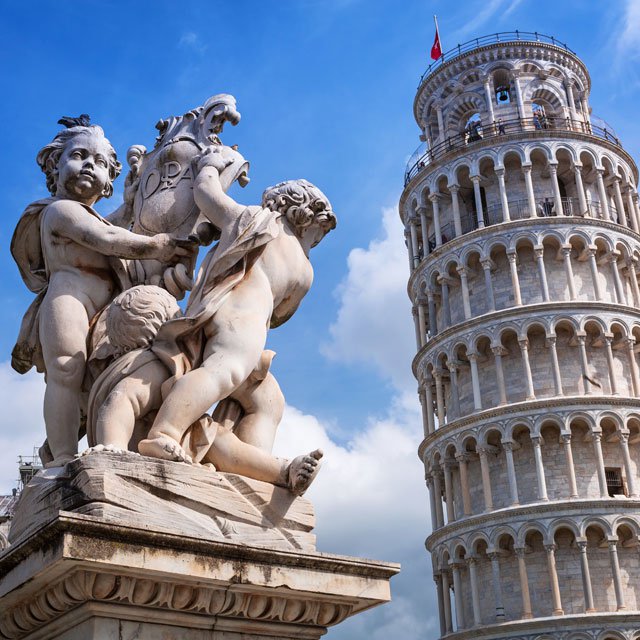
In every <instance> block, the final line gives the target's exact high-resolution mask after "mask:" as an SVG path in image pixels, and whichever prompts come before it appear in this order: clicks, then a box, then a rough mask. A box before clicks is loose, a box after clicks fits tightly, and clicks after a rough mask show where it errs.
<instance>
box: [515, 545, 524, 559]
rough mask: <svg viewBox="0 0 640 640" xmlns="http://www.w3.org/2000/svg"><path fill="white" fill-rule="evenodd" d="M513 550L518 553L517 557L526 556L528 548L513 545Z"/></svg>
mask: <svg viewBox="0 0 640 640" xmlns="http://www.w3.org/2000/svg"><path fill="white" fill-rule="evenodd" d="M513 552H514V553H515V554H516V557H518V558H524V556H525V554H526V553H527V548H526V547H513Z"/></svg>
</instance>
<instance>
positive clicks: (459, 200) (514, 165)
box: [403, 142, 640, 271]
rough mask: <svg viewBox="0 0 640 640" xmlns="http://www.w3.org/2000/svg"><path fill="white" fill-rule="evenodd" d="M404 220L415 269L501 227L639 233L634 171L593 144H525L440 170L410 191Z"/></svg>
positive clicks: (461, 160)
mask: <svg viewBox="0 0 640 640" xmlns="http://www.w3.org/2000/svg"><path fill="white" fill-rule="evenodd" d="M405 203H406V204H405V205H404V211H403V218H404V222H405V237H406V243H407V249H408V253H409V261H410V268H411V270H412V271H413V269H415V268H417V267H418V265H419V264H420V262H421V261H422V260H423V259H424V258H426V257H427V256H429V255H430V254H431V253H434V252H436V253H438V249H439V248H440V247H441V246H442V245H443V244H446V243H448V242H450V241H452V240H453V239H455V238H458V237H460V236H463V235H465V234H467V233H469V232H471V231H474V230H476V229H479V228H484V227H487V226H492V225H495V224H499V223H502V222H509V221H512V220H522V219H540V218H547V219H548V218H554V219H557V221H558V222H559V221H560V220H562V218H563V217H570V218H591V219H597V220H604V221H607V222H613V223H615V224H619V225H621V226H624V227H627V228H629V229H632V230H633V231H635V232H638V231H639V230H640V220H639V218H640V213H639V208H638V194H637V192H636V188H635V177H634V171H632V169H631V168H630V165H629V164H628V163H627V162H626V161H623V160H622V159H621V158H620V157H619V156H618V155H617V154H613V153H612V152H609V151H607V150H605V149H604V148H602V147H596V145H593V144H587V143H584V144H582V145H581V144H578V143H563V144H561V143H559V142H556V143H554V144H553V145H542V144H527V145H525V144H522V145H518V146H507V147H505V148H502V149H498V150H485V151H484V152H482V154H480V155H479V156H478V157H471V156H465V157H464V158H461V159H460V160H458V161H457V162H454V163H451V164H450V165H449V166H447V167H443V168H442V169H441V170H440V171H438V172H436V173H434V174H433V175H432V176H431V177H430V178H429V180H427V181H425V182H424V183H422V184H421V185H418V186H416V188H415V189H413V190H412V195H411V196H409V197H408V198H407V199H406V200H405Z"/></svg>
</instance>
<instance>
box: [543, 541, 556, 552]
mask: <svg viewBox="0 0 640 640" xmlns="http://www.w3.org/2000/svg"><path fill="white" fill-rule="evenodd" d="M557 549H558V545H557V544H556V543H555V542H552V543H551V544H545V545H544V550H545V551H546V552H547V553H548V554H549V555H552V554H554V553H555V552H556V550H557Z"/></svg>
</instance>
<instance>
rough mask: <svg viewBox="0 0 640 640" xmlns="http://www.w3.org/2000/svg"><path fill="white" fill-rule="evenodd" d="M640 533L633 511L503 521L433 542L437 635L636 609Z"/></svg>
mask: <svg viewBox="0 0 640 640" xmlns="http://www.w3.org/2000/svg"><path fill="white" fill-rule="evenodd" d="M638 534H639V526H638V521H637V518H636V517H635V516H623V517H617V518H616V517H611V516H604V517H597V516H585V517H577V518H562V519H558V520H556V521H552V522H545V521H535V520H534V521H527V522H524V523H516V524H515V525H514V526H509V525H505V526H501V527H498V528H495V529H493V530H492V531H490V534H489V535H487V533H485V532H477V533H475V534H471V535H469V536H466V537H465V538H456V539H454V540H450V541H448V542H447V543H446V544H444V543H443V544H441V545H439V546H438V547H436V548H435V549H434V551H433V554H432V558H433V565H434V579H435V580H436V586H437V590H438V600H439V605H440V611H441V623H442V627H443V629H442V631H443V635H444V634H445V633H449V632H451V631H453V630H454V624H455V630H456V631H462V630H463V629H466V628H469V627H474V626H481V625H487V624H493V623H496V622H504V621H505V620H518V619H530V618H537V617H546V616H562V615H572V614H583V613H600V612H612V611H625V610H637V609H638V608H639V607H640V553H639V550H640V546H639V542H638V540H639V535H638ZM452 595H453V597H454V600H453V602H452V600H451V596H452ZM453 612H455V614H453ZM452 614H453V615H452Z"/></svg>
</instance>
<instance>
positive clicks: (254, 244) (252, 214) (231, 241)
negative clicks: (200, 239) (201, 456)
mask: <svg viewBox="0 0 640 640" xmlns="http://www.w3.org/2000/svg"><path fill="white" fill-rule="evenodd" d="M280 215H281V214H280V213H277V212H274V211H271V210H270V209H264V208H262V207H259V206H249V207H246V208H245V209H244V211H243V212H242V213H241V214H240V215H239V216H238V217H237V219H236V220H235V221H234V223H233V228H232V229H231V230H230V231H229V232H228V233H223V235H222V238H221V240H220V242H218V244H217V245H216V246H215V247H213V248H212V249H211V250H210V251H209V253H208V254H207V257H206V258H205V259H204V261H203V263H202V267H201V268H200V272H199V273H198V279H197V282H196V284H195V286H194V288H193V291H192V292H191V295H190V296H189V303H188V304H187V309H186V313H185V316H184V317H182V318H176V319H174V320H169V321H168V322H166V323H165V324H164V325H162V327H160V331H158V335H157V336H156V339H155V341H154V343H153V346H152V349H153V352H154V353H155V354H156V355H157V356H158V357H159V358H160V360H161V361H162V362H163V363H164V364H165V365H166V366H167V367H168V368H169V370H170V371H171V373H172V374H173V377H172V378H171V379H170V380H169V381H168V382H167V384H166V385H165V387H164V388H163V395H165V396H166V394H167V392H168V390H169V389H170V387H171V386H172V385H173V383H174V382H175V381H176V380H177V379H178V378H180V377H182V376H183V375H185V374H186V373H188V372H189V371H191V370H192V369H195V368H197V367H199V366H200V365H201V364H202V352H203V349H204V344H205V335H204V332H205V327H206V325H207V324H208V323H209V321H210V320H211V319H212V318H213V317H214V316H215V314H216V312H217V310H218V309H219V308H220V306H221V305H222V304H223V302H224V300H225V298H226V297H227V295H228V294H229V293H230V292H231V291H232V289H233V288H234V287H235V286H237V285H238V284H239V283H240V282H242V280H243V279H244V277H245V274H246V273H247V271H248V269H249V268H250V267H251V264H252V263H253V262H254V261H255V260H256V259H257V258H258V257H259V255H260V253H261V252H262V250H263V249H264V247H265V245H266V244H267V243H268V242H270V241H271V240H273V239H275V238H276V237H278V235H279V234H280V229H281V227H280V224H279V223H278V218H279V217H280Z"/></svg>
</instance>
